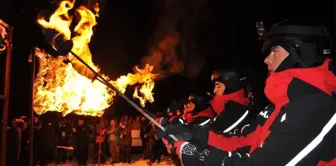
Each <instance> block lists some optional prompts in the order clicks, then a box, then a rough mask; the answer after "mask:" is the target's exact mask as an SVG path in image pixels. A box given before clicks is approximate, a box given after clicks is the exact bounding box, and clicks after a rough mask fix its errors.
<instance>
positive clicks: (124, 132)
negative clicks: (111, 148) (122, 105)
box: [120, 118, 132, 163]
mask: <svg viewBox="0 0 336 166" xmlns="http://www.w3.org/2000/svg"><path fill="white" fill-rule="evenodd" d="M126 120H127V121H126ZM131 131H132V125H131V124H129V123H128V119H127V118H125V122H121V123H120V138H121V150H122V156H123V157H124V161H125V162H127V163H131V157H132V156H131V155H132V154H131V147H132V137H131Z"/></svg>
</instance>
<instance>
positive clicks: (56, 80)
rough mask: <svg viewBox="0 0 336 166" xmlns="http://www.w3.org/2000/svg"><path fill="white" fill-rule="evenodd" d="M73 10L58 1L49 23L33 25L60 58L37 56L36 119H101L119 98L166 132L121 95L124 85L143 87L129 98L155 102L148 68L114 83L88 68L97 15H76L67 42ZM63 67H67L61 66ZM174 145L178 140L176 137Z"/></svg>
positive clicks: (41, 21)
mask: <svg viewBox="0 0 336 166" xmlns="http://www.w3.org/2000/svg"><path fill="white" fill-rule="evenodd" d="M73 7H74V0H64V1H61V2H60V4H59V6H58V8H57V9H56V11H55V12H54V13H53V14H52V15H51V17H50V19H49V21H47V19H45V18H44V17H40V18H39V19H38V23H39V24H40V25H41V26H42V27H43V34H44V36H45V38H46V40H47V41H48V43H49V44H51V46H52V47H53V48H54V49H55V50H56V51H57V52H58V53H59V54H60V55H63V56H60V57H52V56H50V55H49V54H47V53H46V52H43V51H41V50H37V57H39V60H40V66H39V67H40V68H39V73H38V74H37V77H36V81H35V83H34V109H35V111H36V113H38V114H42V113H45V112H46V111H60V112H62V113H63V115H66V114H68V113H70V112H73V113H76V114H81V115H92V116H101V115H102V114H103V110H104V109H106V108H108V107H109V106H110V105H111V104H112V102H113V98H114V96H115V95H116V94H118V95H120V96H121V97H122V98H123V99H125V100H126V101H127V102H128V103H129V104H131V105H132V106H133V107H134V108H135V109H136V110H138V111H139V112H140V113H142V114H143V115H144V116H145V117H146V118H148V119H149V120H150V121H152V122H153V123H154V124H155V125H156V126H157V127H159V128H160V129H162V130H165V129H164V128H163V127H162V126H161V125H160V124H159V123H157V122H156V121H155V120H154V119H153V117H152V116H150V115H149V113H148V112H147V111H145V110H144V109H142V108H141V107H139V106H138V105H137V104H135V103H134V102H133V101H132V100H130V99H129V98H128V97H127V96H125V95H124V94H123V93H124V92H125V90H126V87H127V86H128V85H135V84H142V86H141V88H136V90H135V92H134V95H133V97H134V98H137V99H139V100H140V104H141V105H142V106H145V103H146V102H147V101H149V102H154V98H153V93H152V90H153V88H154V81H153V80H154V79H155V78H156V77H157V75H156V74H153V73H151V71H152V70H153V67H152V66H150V65H146V66H145V68H144V69H139V68H137V67H136V73H134V74H132V73H129V74H127V75H124V76H121V77H120V78H118V79H117V80H116V81H113V80H110V79H109V78H108V77H107V76H105V75H102V74H100V73H99V68H98V67H97V66H95V65H94V63H93V62H92V55H91V52H90V49H89V46H88V43H89V42H90V39H91V36H92V35H93V31H92V28H93V26H94V25H96V24H97V23H96V20H95V16H96V15H97V14H96V15H95V14H93V13H92V12H91V11H90V10H89V9H87V8H85V7H84V6H80V7H79V8H77V9H75V11H76V12H77V13H78V14H79V15H80V16H81V18H80V21H79V23H78V24H77V26H76V27H75V29H74V32H75V34H76V36H75V37H73V38H71V30H70V28H69V27H70V24H71V23H72V19H73V18H72V16H70V15H69V14H68V11H69V10H70V9H73ZM96 11H97V10H96ZM64 61H70V63H67V64H66V63H64ZM139 94H141V95H139ZM173 139H175V140H177V139H176V138H175V137H174V138H173Z"/></svg>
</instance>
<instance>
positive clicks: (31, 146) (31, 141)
mask: <svg viewBox="0 0 336 166" xmlns="http://www.w3.org/2000/svg"><path fill="white" fill-rule="evenodd" d="M35 49H36V47H33V50H32V52H31V55H30V56H31V58H32V59H31V60H32V61H31V62H32V71H31V106H30V126H29V129H30V130H29V165H30V166H34V80H35V72H36V54H35V53H36V50H35Z"/></svg>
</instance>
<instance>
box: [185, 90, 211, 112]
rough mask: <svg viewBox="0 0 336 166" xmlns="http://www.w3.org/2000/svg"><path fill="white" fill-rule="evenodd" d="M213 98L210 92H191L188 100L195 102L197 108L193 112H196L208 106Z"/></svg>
mask: <svg viewBox="0 0 336 166" xmlns="http://www.w3.org/2000/svg"><path fill="white" fill-rule="evenodd" d="M211 99H212V97H211V96H210V95H209V94H208V93H204V94H203V93H202V94H197V95H196V94H191V95H190V96H189V99H188V100H189V102H192V103H194V105H195V109H194V110H193V113H194V114H195V113H198V112H200V111H203V110H204V109H206V108H208V107H209V103H210V100H211Z"/></svg>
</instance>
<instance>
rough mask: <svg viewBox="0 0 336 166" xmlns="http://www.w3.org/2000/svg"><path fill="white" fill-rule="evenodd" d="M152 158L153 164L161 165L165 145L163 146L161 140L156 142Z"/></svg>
mask: <svg viewBox="0 0 336 166" xmlns="http://www.w3.org/2000/svg"><path fill="white" fill-rule="evenodd" d="M152 154H153V155H152V157H151V160H150V161H151V162H155V161H157V162H158V163H160V161H161V156H162V155H163V145H162V144H161V140H160V141H157V140H155V142H154V144H153V147H152Z"/></svg>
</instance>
